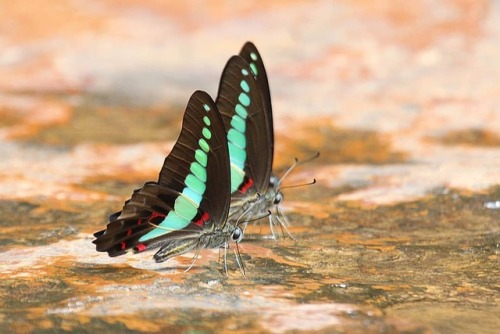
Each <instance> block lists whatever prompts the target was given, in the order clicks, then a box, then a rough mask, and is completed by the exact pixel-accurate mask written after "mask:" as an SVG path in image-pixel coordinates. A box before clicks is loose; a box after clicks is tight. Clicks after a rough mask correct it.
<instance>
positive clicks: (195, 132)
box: [93, 42, 286, 270]
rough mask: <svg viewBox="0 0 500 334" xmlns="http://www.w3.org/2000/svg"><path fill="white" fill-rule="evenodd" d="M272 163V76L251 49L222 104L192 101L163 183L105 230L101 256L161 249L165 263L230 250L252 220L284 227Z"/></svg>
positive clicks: (230, 73)
mask: <svg viewBox="0 0 500 334" xmlns="http://www.w3.org/2000/svg"><path fill="white" fill-rule="evenodd" d="M273 155H274V130H273V119H272V109H271V98H270V92H269V84H268V79H267V75H266V70H265V68H264V63H263V62H262V58H261V56H260V54H259V52H258V51H257V48H256V47H255V45H253V44H252V43H251V42H247V43H246V44H245V45H244V46H243V48H242V49H241V52H240V54H239V55H238V56H233V57H231V58H230V59H229V61H228V62H227V64H226V66H225V68H224V71H223V73H222V77H221V80H220V86H219V92H218V97H217V100H216V101H215V102H214V101H213V100H212V98H211V97H210V96H209V95H208V94H207V93H205V92H202V91H196V92H195V93H194V94H193V95H192V96H191V98H190V99H189V102H188V105H187V108H186V111H185V114H184V118H183V123H182V130H181V133H180V135H179V138H178V139H177V142H176V143H175V145H174V147H173V148H172V151H171V152H170V154H169V155H168V156H167V157H166V158H165V162H164V164H163V167H162V169H161V171H160V175H159V178H158V181H157V182H147V183H145V184H144V186H143V187H142V188H140V189H136V190H134V192H133V194H132V196H131V198H130V199H129V200H127V201H126V202H125V205H124V207H123V209H122V211H119V212H116V213H114V214H112V215H111V216H110V217H109V223H108V225H107V227H106V230H102V231H99V232H97V233H95V234H94V236H95V237H96V239H95V240H94V241H93V243H94V244H96V249H97V251H99V252H108V254H109V256H118V255H122V254H124V253H126V252H127V251H129V250H133V251H134V252H143V251H145V250H150V249H154V248H158V247H160V250H159V251H158V252H157V253H156V254H155V255H154V259H155V260H156V262H163V261H165V260H167V259H169V258H171V257H173V256H176V255H179V254H182V253H186V252H189V251H191V250H194V249H199V248H215V247H224V248H225V249H226V250H227V248H228V245H229V242H230V241H236V242H239V241H240V240H241V239H242V238H243V232H244V226H246V222H248V221H249V220H252V219H257V218H259V217H265V216H269V221H270V225H271V228H272V227H273V225H275V224H277V223H279V224H280V226H281V225H285V224H286V222H284V221H283V220H281V219H280V216H281V217H283V216H282V213H281V211H280V209H279V204H280V203H281V201H282V199H283V197H282V194H281V193H280V191H279V187H280V184H281V181H280V180H279V179H278V178H277V177H276V176H274V175H273V174H272V164H273ZM273 206H275V207H276V210H277V212H276V214H275V215H270V213H269V209H270V208H271V207H273ZM274 219H276V220H277V221H278V222H275V221H274ZM242 226H243V228H242ZM285 228H286V227H285ZM273 234H274V231H273ZM238 258H239V256H238V255H237V260H238V264H239V265H240V268H242V267H241V263H240V261H239V259H238ZM226 270H227V268H226Z"/></svg>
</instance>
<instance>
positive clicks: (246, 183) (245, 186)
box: [238, 178, 254, 194]
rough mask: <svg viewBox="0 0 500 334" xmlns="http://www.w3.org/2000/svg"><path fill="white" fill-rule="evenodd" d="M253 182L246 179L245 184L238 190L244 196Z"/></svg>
mask: <svg viewBox="0 0 500 334" xmlns="http://www.w3.org/2000/svg"><path fill="white" fill-rule="evenodd" d="M253 184H254V182H253V179H251V178H248V180H247V182H245V183H244V184H243V185H241V186H240V189H238V190H239V191H240V192H241V193H242V194H245V193H246V192H247V191H248V189H250V188H251V187H252V186H253Z"/></svg>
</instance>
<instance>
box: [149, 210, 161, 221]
mask: <svg viewBox="0 0 500 334" xmlns="http://www.w3.org/2000/svg"><path fill="white" fill-rule="evenodd" d="M156 217H165V215H164V214H163V213H159V212H156V211H153V213H151V216H149V219H148V220H151V219H153V218H156Z"/></svg>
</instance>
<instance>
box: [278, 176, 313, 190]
mask: <svg viewBox="0 0 500 334" xmlns="http://www.w3.org/2000/svg"><path fill="white" fill-rule="evenodd" d="M313 184H316V179H313V180H312V181H311V182H307V183H299V184H294V185H291V186H285V187H280V190H283V189H289V188H297V187H306V186H312V185H313Z"/></svg>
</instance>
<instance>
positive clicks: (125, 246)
mask: <svg viewBox="0 0 500 334" xmlns="http://www.w3.org/2000/svg"><path fill="white" fill-rule="evenodd" d="M121 246H122V250H125V248H127V244H126V243H125V242H123V241H122V243H121Z"/></svg>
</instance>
